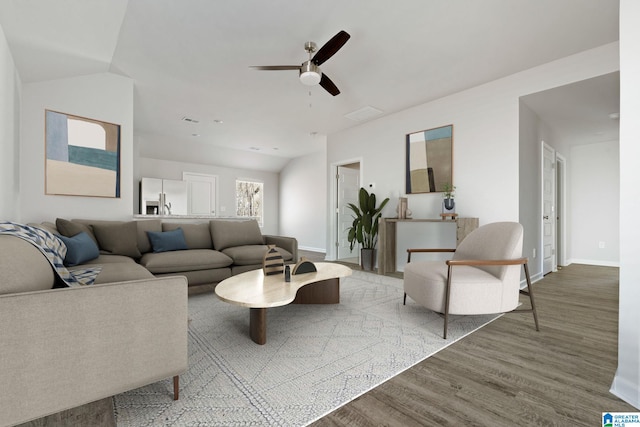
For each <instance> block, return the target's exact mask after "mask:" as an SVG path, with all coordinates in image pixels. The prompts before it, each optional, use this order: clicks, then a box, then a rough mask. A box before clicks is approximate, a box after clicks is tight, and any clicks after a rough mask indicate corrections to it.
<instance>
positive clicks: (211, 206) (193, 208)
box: [182, 172, 217, 215]
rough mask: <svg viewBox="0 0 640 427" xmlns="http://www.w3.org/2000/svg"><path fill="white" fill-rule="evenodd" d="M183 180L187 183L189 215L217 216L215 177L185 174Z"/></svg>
mask: <svg viewBox="0 0 640 427" xmlns="http://www.w3.org/2000/svg"><path fill="white" fill-rule="evenodd" d="M182 179H183V180H185V181H187V194H188V196H187V202H188V203H187V204H188V209H187V211H188V214H189V215H216V203H217V200H216V197H217V195H216V182H217V177H216V176H215V175H207V174H200V173H193V172H183V173H182Z"/></svg>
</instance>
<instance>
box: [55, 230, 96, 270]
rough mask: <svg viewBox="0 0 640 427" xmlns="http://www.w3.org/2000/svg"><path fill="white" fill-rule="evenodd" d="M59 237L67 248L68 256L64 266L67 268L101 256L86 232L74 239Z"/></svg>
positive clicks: (65, 257) (65, 258)
mask: <svg viewBox="0 0 640 427" xmlns="http://www.w3.org/2000/svg"><path fill="white" fill-rule="evenodd" d="M57 236H58V238H59V239H60V240H62V241H63V242H64V245H65V246H66V247H67V254H66V255H65V256H64V265H66V266H67V267H71V266H74V265H78V264H82V263H84V262H87V261H91V260H92V259H95V258H98V256H99V255H100V250H99V249H98V245H96V242H94V241H93V239H92V238H91V237H89V235H88V234H87V233H85V232H84V231H81V232H80V233H78V234H76V235H75V236H73V237H66V236H62V235H60V234H58V235H57Z"/></svg>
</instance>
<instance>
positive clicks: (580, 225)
mask: <svg viewBox="0 0 640 427" xmlns="http://www.w3.org/2000/svg"><path fill="white" fill-rule="evenodd" d="M569 176H570V181H571V194H570V196H569V197H570V198H569V204H570V205H571V216H570V218H569V219H568V221H567V223H568V225H569V228H570V231H569V236H570V240H571V248H572V249H571V255H570V256H571V258H570V262H575V263H581V264H593V265H609V266H618V265H619V261H620V252H619V247H620V241H619V236H620V226H619V225H620V222H619V213H620V210H619V206H620V192H619V188H620V150H619V143H618V141H610V142H603V143H597V144H588V145H578V146H574V147H572V148H571V151H570V155H569ZM600 243H603V244H604V248H600V247H599V246H600Z"/></svg>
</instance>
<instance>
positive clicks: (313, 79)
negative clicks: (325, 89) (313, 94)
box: [300, 61, 321, 86]
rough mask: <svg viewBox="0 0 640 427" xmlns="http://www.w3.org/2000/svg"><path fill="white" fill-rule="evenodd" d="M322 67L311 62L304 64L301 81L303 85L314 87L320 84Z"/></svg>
mask: <svg viewBox="0 0 640 427" xmlns="http://www.w3.org/2000/svg"><path fill="white" fill-rule="evenodd" d="M320 78H321V73H320V67H318V66H317V65H316V64H314V63H313V62H311V61H307V62H305V63H304V64H302V67H301V68H300V81H301V82H302V84H303V85H307V86H314V85H317V84H318V83H320Z"/></svg>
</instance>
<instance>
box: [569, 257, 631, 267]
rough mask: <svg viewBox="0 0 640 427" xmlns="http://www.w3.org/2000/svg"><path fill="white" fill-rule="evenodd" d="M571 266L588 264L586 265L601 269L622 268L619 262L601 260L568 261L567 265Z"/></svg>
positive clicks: (575, 259) (573, 259) (574, 259)
mask: <svg viewBox="0 0 640 427" xmlns="http://www.w3.org/2000/svg"><path fill="white" fill-rule="evenodd" d="M570 264H586V265H597V266H600V267H620V262H619V261H602V260H599V259H577V258H572V259H570V260H568V261H567V265H570Z"/></svg>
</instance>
